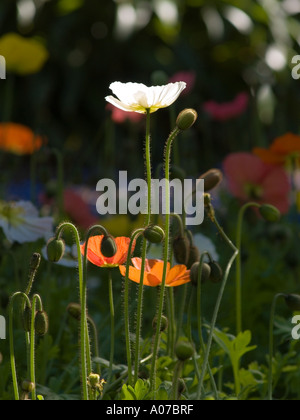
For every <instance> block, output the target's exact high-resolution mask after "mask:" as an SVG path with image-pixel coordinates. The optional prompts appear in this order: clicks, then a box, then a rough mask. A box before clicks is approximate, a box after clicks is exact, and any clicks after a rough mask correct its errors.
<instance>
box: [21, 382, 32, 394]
mask: <svg viewBox="0 0 300 420" xmlns="http://www.w3.org/2000/svg"><path fill="white" fill-rule="evenodd" d="M34 388H35V385H34V383H33V382H30V381H28V380H27V379H25V380H24V381H23V382H22V384H21V389H22V391H24V392H28V393H29V392H32V391H33V390H34Z"/></svg>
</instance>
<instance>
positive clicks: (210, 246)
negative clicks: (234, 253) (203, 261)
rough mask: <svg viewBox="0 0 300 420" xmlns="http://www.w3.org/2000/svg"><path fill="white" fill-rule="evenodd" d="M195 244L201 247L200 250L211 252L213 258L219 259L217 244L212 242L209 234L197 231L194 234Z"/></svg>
mask: <svg viewBox="0 0 300 420" xmlns="http://www.w3.org/2000/svg"><path fill="white" fill-rule="evenodd" d="M194 244H195V245H196V247H197V248H198V249H199V251H200V252H201V253H202V252H205V251H206V252H209V254H210V255H211V257H212V259H213V260H214V261H216V262H217V261H219V258H220V257H219V254H218V253H217V250H216V247H215V244H214V243H213V242H212V240H211V239H209V238H208V237H207V236H205V235H202V233H197V234H196V235H195V236H194Z"/></svg>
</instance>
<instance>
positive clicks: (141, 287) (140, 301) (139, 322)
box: [134, 109, 152, 382]
mask: <svg viewBox="0 0 300 420" xmlns="http://www.w3.org/2000/svg"><path fill="white" fill-rule="evenodd" d="M150 115H151V114H150V110H149V109H148V110H147V120H146V173H147V185H148V201H147V216H146V226H148V225H149V224H150V222H151V196H152V175H151V147H150V141H151V138H150ZM146 257H147V241H146V239H144V240H143V245H142V266H141V277H140V284H139V291H138V307H137V315H136V336H135V339H136V346H135V367H134V381H135V382H136V381H137V379H138V372H139V364H140V336H141V325H142V309H143V291H144V276H145V264H146Z"/></svg>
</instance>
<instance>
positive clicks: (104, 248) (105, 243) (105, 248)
mask: <svg viewBox="0 0 300 420" xmlns="http://www.w3.org/2000/svg"><path fill="white" fill-rule="evenodd" d="M117 251H118V248H117V245H116V241H115V240H114V238H113V237H112V236H111V235H106V236H104V237H103V239H102V242H101V253H102V255H103V256H104V257H105V258H112V257H114V256H115V255H116V253H117Z"/></svg>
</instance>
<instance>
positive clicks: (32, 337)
mask: <svg viewBox="0 0 300 420" xmlns="http://www.w3.org/2000/svg"><path fill="white" fill-rule="evenodd" d="M36 301H38V303H39V310H40V311H42V310H43V304H42V301H41V298H40V296H39V295H34V296H33V298H32V306H31V323H30V381H31V382H32V383H33V384H34V387H33V390H32V393H31V399H32V401H36V380H35V322H34V321H35V311H36V309H35V308H36Z"/></svg>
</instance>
